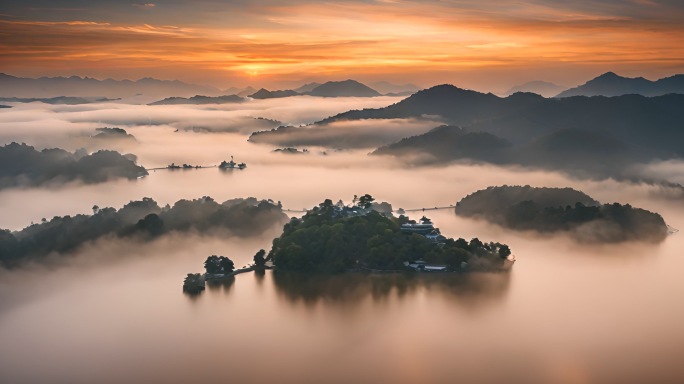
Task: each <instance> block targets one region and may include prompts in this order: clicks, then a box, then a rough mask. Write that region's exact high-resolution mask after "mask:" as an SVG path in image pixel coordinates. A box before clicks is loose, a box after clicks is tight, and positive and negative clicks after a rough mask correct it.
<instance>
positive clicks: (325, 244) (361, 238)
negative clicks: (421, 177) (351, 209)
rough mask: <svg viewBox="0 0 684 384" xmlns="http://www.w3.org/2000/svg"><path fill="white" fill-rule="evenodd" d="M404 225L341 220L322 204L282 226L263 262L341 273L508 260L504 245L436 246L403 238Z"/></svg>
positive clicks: (382, 219)
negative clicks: (420, 262)
mask: <svg viewBox="0 0 684 384" xmlns="http://www.w3.org/2000/svg"><path fill="white" fill-rule="evenodd" d="M408 221H409V219H408V218H407V217H405V216H400V217H399V218H392V217H386V216H383V215H382V214H380V213H378V212H376V211H374V210H368V211H367V212H364V214H361V215H350V216H344V215H340V211H339V209H337V208H336V207H335V206H334V205H333V204H332V201H330V200H326V201H325V202H323V203H321V204H320V205H319V206H317V207H314V208H313V209H312V210H310V211H309V212H308V213H307V214H306V215H304V216H303V217H302V218H301V219H298V218H293V219H292V220H291V221H290V222H289V223H288V224H286V225H285V227H284V229H283V234H282V235H281V236H280V237H278V238H276V239H275V240H274V241H273V247H272V249H271V251H270V252H269V254H268V257H267V259H271V260H273V262H274V263H275V265H276V266H277V268H278V270H279V271H301V272H319V273H339V272H345V271H348V270H355V269H363V268H371V269H385V270H390V269H391V270H404V269H407V267H406V266H405V262H415V261H418V260H423V261H425V262H426V263H430V264H439V265H445V266H447V267H448V269H450V270H452V271H460V270H464V269H468V270H498V269H501V268H502V266H503V264H504V260H505V258H506V257H507V256H508V255H510V249H509V248H508V246H506V245H502V244H499V243H483V242H481V241H480V240H478V239H472V240H471V241H470V242H468V241H466V240H464V239H457V240H454V239H446V240H445V241H444V242H443V243H442V244H437V243H435V242H434V241H431V240H429V239H428V238H426V237H424V236H422V235H419V234H415V233H414V234H406V233H402V232H401V231H400V226H401V224H404V223H407V222H408Z"/></svg>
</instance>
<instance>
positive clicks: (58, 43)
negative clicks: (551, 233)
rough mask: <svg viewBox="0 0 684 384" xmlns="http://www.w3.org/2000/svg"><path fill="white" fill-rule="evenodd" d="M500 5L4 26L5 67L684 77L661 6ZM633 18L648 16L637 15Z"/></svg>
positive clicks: (266, 10) (287, 9)
mask: <svg viewBox="0 0 684 384" xmlns="http://www.w3.org/2000/svg"><path fill="white" fill-rule="evenodd" d="M494 3H495V4H494V5H492V6H490V7H488V6H485V5H474V4H476V3H469V2H465V1H450V2H448V1H442V2H435V1H427V2H412V1H379V2H375V3H368V2H345V3H338V4H336V3H318V2H308V1H303V2H301V3H299V4H298V5H297V3H295V5H291V4H290V5H288V6H284V5H270V6H260V7H256V6H252V7H251V8H250V7H249V6H245V7H244V8H243V9H241V10H238V14H237V15H232V16H230V15H228V14H226V15H227V16H226V18H227V19H226V20H227V22H225V23H221V22H217V21H215V20H214V21H212V20H209V21H207V22H204V21H203V20H204V18H202V19H201V20H202V21H201V22H200V21H197V20H199V19H193V18H192V17H188V21H185V22H183V23H178V24H176V26H172V25H167V24H166V23H163V22H162V23H154V22H152V20H150V21H149V22H146V23H139V24H126V23H120V22H115V21H111V20H108V21H72V20H68V21H31V20H26V21H25V20H15V19H12V20H0V36H4V37H5V38H3V39H2V42H0V48H2V50H3V52H4V53H3V54H2V55H1V56H0V69H2V70H4V71H7V72H14V73H17V72H21V71H24V72H25V71H26V68H27V67H28V68H33V69H34V70H35V71H44V72H46V73H48V72H50V71H60V70H61V71H65V70H74V71H76V70H84V71H86V72H88V73H89V74H90V75H93V74H97V73H102V74H106V73H107V69H108V68H109V69H110V70H111V71H117V72H116V73H117V74H123V75H125V73H143V72H144V71H146V70H147V71H149V70H150V69H151V68H155V67H157V68H160V69H163V71H164V73H168V74H169V75H170V76H174V77H178V78H191V79H192V80H198V79H199V80H203V81H205V82H212V83H215V82H216V81H217V77H218V79H219V81H220V79H221V78H224V79H225V81H226V82H228V81H240V79H242V80H243V81H245V82H248V81H253V79H254V76H257V75H258V76H259V77H260V78H261V79H264V81H267V82H278V81H281V80H285V79H288V78H289V79H292V78H305V77H306V78H311V77H335V76H339V77H345V78H347V77H354V76H360V77H363V76H377V75H378V74H388V75H392V76H395V77H402V76H403V77H405V78H407V79H409V80H411V79H415V78H418V79H420V81H423V82H424V83H425V82H433V83H434V82H444V81H449V80H450V79H451V78H454V77H457V78H458V77H459V76H461V77H465V76H463V74H466V73H468V74H469V73H471V72H472V70H473V69H478V70H480V71H484V72H487V71H489V73H499V72H506V71H508V72H510V73H534V72H535V70H536V69H538V68H550V67H552V66H553V65H557V66H562V67H564V68H569V67H573V68H578V71H579V70H585V71H586V69H584V68H588V67H590V68H597V70H598V68H603V69H605V70H608V69H616V67H620V68H629V69H630V70H634V71H636V70H639V69H641V70H642V72H643V73H645V74H648V73H650V72H653V71H655V72H657V71H660V72H659V73H661V72H663V71H677V70H680V71H681V70H682V69H684V25H682V24H681V23H678V22H676V20H675V19H676V18H673V16H672V15H668V14H666V13H665V12H664V11H663V9H666V8H663V7H664V6H662V5H659V4H656V5H653V4H651V3H650V2H646V3H644V2H643V1H642V2H629V1H628V2H627V3H628V6H620V4H619V2H615V3H611V2H606V3H605V4H604V5H603V6H602V7H601V8H600V9H597V8H596V7H595V6H594V5H593V4H595V3H591V2H588V1H579V2H577V3H576V4H575V8H572V9H568V8H563V7H561V6H554V5H558V4H561V3H562V2H554V1H548V2H544V1H527V2H522V3H516V4H512V5H511V4H510V3H509V2H498V1H496V2H494ZM276 4H282V3H276ZM445 4H446V5H445ZM464 4H465V5H464ZM488 4H489V3H488ZM590 5H591V6H590ZM136 6H139V7H143V8H152V7H154V4H152V3H149V4H136ZM644 7H645V8H644ZM653 7H658V9H660V12H661V13H662V14H658V13H653V12H654V11H652V8H653ZM644 9H645V10H644ZM160 10H161V8H160ZM636 10H639V11H642V13H644V14H645V15H646V16H645V17H642V18H639V17H636V16H635V15H636V14H637V12H636ZM155 13H156V11H155ZM223 15H224V14H223V13H221V14H220V16H221V17H222V16H223ZM189 16H192V15H189ZM228 17H232V18H228ZM217 19H220V17H218V16H217ZM160 20H162V21H163V20H166V19H163V18H162V19H160ZM173 21H177V20H173ZM127 71H128V72H127ZM516 71H517V72H516ZM526 71H527V72H526ZM649 71H650V72H649ZM202 73H204V74H205V78H204V79H203V78H202V75H201V74H202ZM149 74H150V75H154V74H155V73H154V72H150V73H149ZM449 76H451V77H449ZM442 79H444V80H443V81H442Z"/></svg>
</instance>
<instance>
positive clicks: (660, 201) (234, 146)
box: [0, 96, 684, 383]
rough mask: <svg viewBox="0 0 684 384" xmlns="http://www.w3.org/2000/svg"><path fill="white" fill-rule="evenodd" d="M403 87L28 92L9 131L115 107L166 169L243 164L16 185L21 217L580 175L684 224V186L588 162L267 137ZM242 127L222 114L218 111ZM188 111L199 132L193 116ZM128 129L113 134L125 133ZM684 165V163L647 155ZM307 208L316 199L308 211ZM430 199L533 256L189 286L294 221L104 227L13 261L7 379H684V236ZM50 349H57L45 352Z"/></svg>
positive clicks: (3, 121) (96, 116)
mask: <svg viewBox="0 0 684 384" xmlns="http://www.w3.org/2000/svg"><path fill="white" fill-rule="evenodd" d="M400 99H401V98H393V97H379V98H367V99H361V98H337V99H323V98H312V97H306V96H304V97H293V98H286V99H279V100H260V101H257V100H254V101H249V102H247V103H245V104H241V105H239V106H227V105H220V106H217V105H213V106H147V105H133V104H126V103H104V104H88V105H78V106H51V105H46V104H42V103H30V104H16V105H13V107H14V108H12V109H10V110H7V111H3V112H2V113H1V114H0V136H1V137H2V139H3V141H4V142H10V141H25V142H26V143H28V144H31V145H33V146H35V147H37V148H39V149H42V148H49V147H55V146H57V147H61V148H65V149H68V150H72V151H73V150H76V149H78V148H80V147H82V146H86V147H90V148H89V149H91V150H94V149H96V147H98V146H101V144H100V143H97V144H93V143H92V141H91V140H90V139H88V137H87V136H88V135H91V134H93V133H94V132H95V128H99V127H103V126H116V127H121V128H125V129H126V131H127V132H128V133H130V134H132V135H133V136H135V138H136V140H137V141H136V142H135V143H119V142H113V143H111V147H112V148H113V149H117V150H119V151H120V152H122V153H133V154H135V155H136V156H137V163H138V164H141V165H143V166H145V167H146V168H155V167H165V166H166V165H167V164H170V163H172V162H175V163H176V164H183V163H187V164H191V165H216V164H218V163H219V162H220V161H222V160H229V159H230V156H231V155H232V156H234V158H235V160H236V161H239V162H246V163H247V165H248V166H247V168H246V169H244V170H237V169H235V170H228V171H220V170H219V169H217V168H208V169H190V170H177V171H169V170H157V171H149V172H150V174H149V175H148V176H145V177H143V178H141V179H138V180H134V181H128V180H120V181H110V182H107V183H101V184H81V183H79V182H71V183H68V184H55V185H47V186H43V187H34V188H9V189H4V190H0V207H2V212H3V214H2V215H1V216H0V228H6V229H11V230H19V229H21V228H23V227H25V226H27V225H28V224H29V223H31V222H35V223H38V222H40V221H41V219H42V218H47V219H48V220H49V219H51V218H52V217H53V216H56V215H74V214H77V213H89V212H91V207H93V205H98V206H99V207H108V206H112V207H116V208H120V207H121V206H123V205H124V204H125V203H127V202H128V201H130V200H139V199H141V198H142V197H152V198H154V199H155V200H156V201H157V202H159V204H160V205H164V204H167V203H169V204H173V203H174V202H175V201H177V200H179V199H182V198H185V199H193V198H198V197H201V196H211V197H213V198H214V199H216V200H217V201H224V200H228V199H232V198H238V197H249V196H254V197H257V198H263V199H272V200H274V201H281V202H282V204H283V206H284V208H288V209H293V210H301V209H303V208H310V207H312V206H314V205H316V204H318V203H320V202H322V201H323V200H324V199H326V198H330V199H332V200H333V201H337V200H339V199H343V200H344V201H346V202H350V201H351V199H352V197H353V196H354V195H361V194H364V193H369V194H372V195H373V196H374V197H375V198H376V199H377V200H378V201H387V202H389V203H391V204H392V205H393V207H394V208H395V209H398V208H400V207H401V208H404V209H411V208H423V207H445V206H450V205H455V204H456V202H457V201H458V200H460V199H461V198H462V197H464V196H466V195H467V194H469V193H472V192H474V191H476V190H478V189H483V188H486V187H488V186H491V185H504V184H508V185H525V184H529V185H533V186H547V187H566V186H567V187H573V188H576V189H580V190H582V191H584V192H586V193H588V194H589V195H591V196H592V197H594V198H596V199H597V200H599V201H601V202H604V203H612V202H619V203H622V204H627V203H629V204H631V205H634V206H637V207H641V208H645V209H649V210H651V211H654V212H658V213H660V214H661V215H662V216H663V218H664V219H665V221H666V222H667V223H668V224H669V225H670V226H672V227H674V228H684V206H682V204H681V200H677V199H668V198H666V197H664V195H663V194H662V193H661V192H662V190H661V188H662V187H658V186H652V185H647V184H639V183H632V182H619V181H615V180H611V179H608V180H582V179H576V178H571V177H569V176H567V175H564V174H560V173H554V172H549V171H540V170H532V169H527V168H523V167H497V166H493V165H482V164H468V163H461V164H450V165H439V166H430V167H408V166H406V165H405V164H404V163H402V162H399V161H396V160H393V159H391V158H378V157H372V156H367V154H368V153H369V152H371V151H372V150H373V149H374V147H373V146H369V147H368V148H361V149H354V150H342V151H338V150H335V149H334V148H317V147H307V148H308V149H309V153H308V154H306V155H287V154H281V153H273V152H272V150H274V149H275V148H276V147H274V146H270V145H266V144H254V143H250V142H248V141H247V138H248V136H249V134H250V133H251V132H252V129H251V128H250V125H249V124H248V122H250V121H253V120H254V118H257V117H263V118H268V119H273V120H277V121H280V122H284V123H286V124H293V125H299V124H309V123H312V122H315V121H318V120H321V119H323V118H325V117H328V116H330V115H334V114H336V113H339V112H344V111H347V110H349V109H361V108H366V107H383V106H386V105H389V104H392V103H394V102H396V101H398V100H400ZM438 124H439V123H438V122H432V121H429V119H428V121H420V122H417V121H414V120H409V119H395V120H393V121H372V120H368V121H362V122H360V123H358V124H357V125H354V126H341V127H339V129H341V130H344V129H346V130H347V131H345V132H347V133H348V134H349V135H355V134H359V132H363V133H364V134H365V133H366V132H373V133H374V138H373V140H374V141H377V140H380V141H386V143H391V142H394V141H397V140H398V139H400V138H402V137H405V136H410V135H416V134H421V133H424V132H426V131H428V130H429V129H431V128H433V127H434V126H436V125H438ZM228 125H230V127H229V128H227V129H225V130H228V131H230V132H219V133H217V132H207V129H205V128H207V127H210V128H215V129H219V128H222V127H224V126H228ZM176 130H178V131H176ZM108 146H109V145H108ZM645 167H649V168H650V169H652V170H653V172H654V173H655V172H660V173H661V174H663V175H672V177H670V178H669V180H671V181H674V182H677V181H679V182H681V181H682V179H681V177H682V174H684V173H682V170H684V166H683V165H682V163H681V162H677V161H668V162H664V163H652V164H648V165H645ZM291 214H292V215H301V213H291ZM424 214H425V215H428V216H429V217H430V218H431V219H432V220H433V222H434V223H435V226H437V227H439V228H440V229H441V231H442V233H443V234H444V235H446V236H449V237H463V238H466V239H470V238H473V237H477V238H479V239H481V240H483V241H499V242H502V243H506V244H508V245H510V247H511V249H512V250H513V254H514V255H515V256H516V258H517V261H516V263H515V266H514V268H513V269H512V271H511V272H510V273H507V274H506V273H502V274H489V273H487V274H485V273H483V274H478V273H476V274H470V275H460V274H459V275H449V274H445V275H434V276H425V275H417V276H416V275H411V276H406V275H396V274H378V275H367V274H345V275H340V276H333V277H315V276H314V277H312V276H301V277H299V278H295V279H284V278H282V277H281V278H279V277H278V275H277V271H276V272H275V273H274V272H271V271H267V272H266V273H265V274H264V275H258V274H243V275H238V276H236V277H235V278H234V282H232V283H228V284H223V285H217V286H212V285H209V286H208V289H207V291H206V292H204V293H202V294H201V295H199V296H188V295H184V294H183V293H182V292H181V282H182V278H183V277H184V276H185V274H187V273H189V272H200V271H201V270H202V268H203V262H204V260H205V259H206V257H207V256H208V255H211V254H219V255H226V256H229V257H230V258H231V259H233V260H234V261H235V262H236V266H239V267H241V266H243V265H246V264H248V263H250V262H251V261H252V256H253V255H254V253H255V252H256V251H257V250H259V249H261V248H264V249H268V248H270V245H271V241H272V239H273V238H274V237H277V236H278V235H279V234H280V232H281V230H282V228H280V227H277V226H276V227H274V228H273V229H272V230H271V231H270V232H269V233H267V234H264V235H261V236H256V237H210V236H204V235H203V234H201V233H195V234H180V233H179V234H171V235H167V236H163V237H161V238H158V239H157V240H154V241H152V242H149V243H144V244H143V243H135V242H128V241H126V240H111V239H104V240H100V241H96V242H95V243H92V244H87V245H86V246H84V247H83V248H82V249H80V250H79V251H77V252H76V253H77V254H76V255H74V256H71V257H65V258H64V259H62V261H61V262H59V263H58V264H57V265H51V266H43V265H39V264H38V265H29V266H27V267H25V268H22V269H19V270H10V271H4V270H3V271H1V272H0V340H2V347H0V379H2V380H0V381H3V382H8V383H43V382H45V383H53V382H54V383H88V382H101V383H121V382H164V383H185V382H199V381H208V382H217V381H231V382H249V383H267V382H274V381H278V382H281V383H323V382H325V383H349V382H378V383H417V382H423V383H452V382H455V381H462V382H483V383H501V382H509V383H532V382H536V383H643V382H654V383H655V382H658V383H676V382H681V381H683V380H684V368H682V366H681V363H680V359H681V356H682V355H683V354H684V332H683V331H682V329H681V319H682V318H684V301H682V300H680V295H681V294H682V293H684V281H683V280H682V279H680V278H679V274H680V271H682V269H683V267H684V261H682V258H681V249H683V248H684V240H683V238H682V236H681V235H680V234H674V235H670V236H668V237H667V239H666V240H665V241H664V242H662V243H660V244H656V245H653V244H646V245H645V244H638V243H621V244H610V245H588V244H581V243H577V242H575V241H573V240H571V239H570V237H568V236H566V235H563V234H557V235H544V236H541V235H538V234H535V233H531V232H513V231H509V230H506V229H504V228H502V227H499V226H496V225H492V224H488V223H486V222H484V221H479V220H471V219H466V218H463V217H459V216H456V215H455V213H454V211H453V209H444V210H436V211H426V212H422V211H419V212H410V213H409V216H410V217H411V218H413V219H418V218H420V217H421V216H422V215H424ZM37 366H39V367H40V369H36V367H37Z"/></svg>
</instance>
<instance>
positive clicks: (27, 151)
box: [0, 143, 147, 189]
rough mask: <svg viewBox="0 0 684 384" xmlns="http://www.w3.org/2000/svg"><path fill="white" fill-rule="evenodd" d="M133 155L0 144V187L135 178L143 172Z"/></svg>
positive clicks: (99, 181)
mask: <svg viewBox="0 0 684 384" xmlns="http://www.w3.org/2000/svg"><path fill="white" fill-rule="evenodd" d="M135 160H136V159H135V156H133V155H125V156H124V155H122V154H120V153H119V152H116V151H104V150H103V151H98V152H95V153H92V154H87V153H86V152H85V151H82V150H81V151H76V152H74V153H71V152H67V151H65V150H63V149H57V148H53V149H43V150H42V151H38V150H36V149H35V148H33V147H31V146H29V145H26V144H18V143H11V144H7V145H5V146H3V147H0V164H2V165H3V166H2V168H0V189H2V188H9V187H20V186H38V185H42V184H47V183H59V182H69V181H75V180H79V181H82V182H85V183H102V182H105V181H108V180H112V179H118V178H125V179H131V180H132V179H136V178H138V177H140V176H144V175H147V171H145V168H143V167H141V166H139V165H137V164H136V163H135Z"/></svg>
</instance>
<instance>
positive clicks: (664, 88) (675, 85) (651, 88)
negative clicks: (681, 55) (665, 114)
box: [556, 72, 684, 97]
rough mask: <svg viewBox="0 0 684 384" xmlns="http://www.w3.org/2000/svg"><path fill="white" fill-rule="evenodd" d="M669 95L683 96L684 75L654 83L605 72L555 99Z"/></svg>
mask: <svg viewBox="0 0 684 384" xmlns="http://www.w3.org/2000/svg"><path fill="white" fill-rule="evenodd" d="M669 93H679V94H684V75H674V76H670V77H665V78H662V79H659V80H656V81H651V80H648V79H644V78H643V77H636V78H629V77H622V76H619V75H617V74H615V73H614V72H606V73H604V74H602V75H601V76H598V77H596V78H594V79H592V80H589V81H587V82H586V83H584V84H582V85H580V86H578V87H575V88H571V89H568V90H566V91H563V92H561V93H559V94H558V95H557V96H556V97H571V96H620V95H627V94H637V95H643V96H649V97H652V96H662V95H666V94H669Z"/></svg>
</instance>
